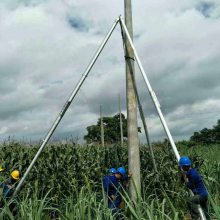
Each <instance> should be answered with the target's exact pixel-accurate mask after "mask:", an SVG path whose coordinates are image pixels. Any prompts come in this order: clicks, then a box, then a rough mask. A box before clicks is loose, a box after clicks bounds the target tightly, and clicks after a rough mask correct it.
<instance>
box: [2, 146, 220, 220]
mask: <svg viewBox="0 0 220 220" xmlns="http://www.w3.org/2000/svg"><path fill="white" fill-rule="evenodd" d="M219 147H220V146H219V145H215V146H198V147H194V148H193V149H189V148H187V147H182V148H180V151H181V154H182V155H183V154H185V155H186V154H188V155H189V156H190V157H191V158H192V160H193V162H194V164H195V165H196V166H197V167H198V169H199V171H200V173H201V174H202V176H203V178H204V180H205V182H206V186H207V188H208V191H209V193H210V199H209V202H210V213H211V215H212V217H213V218H214V219H220V205H219V201H220V192H219V188H220V186H219V183H220V160H219V156H218V154H219ZM155 149H156V150H155V156H156V161H157V166H158V170H159V173H155V172H154V170H153V164H152V162H151V158H150V154H149V151H148V148H147V147H146V146H142V147H141V173H142V198H141V200H140V201H139V202H138V205H137V206H135V207H134V206H133V205H132V202H131V201H130V198H129V196H128V194H127V190H126V189H125V191H124V192H123V198H124V207H123V209H122V213H121V215H122V219H183V218H184V216H185V215H186V213H187V209H186V202H185V201H186V198H187V196H188V195H187V192H186V190H185V188H184V186H183V185H182V184H181V182H180V181H179V178H178V169H177V164H176V161H175V158H174V156H173V153H172V152H171V150H170V149H171V148H170V147H169V146H163V145H162V144H161V145H159V146H156V148H155ZM36 151H37V147H34V146H31V147H27V146H22V145H21V144H19V143H11V144H9V145H8V144H2V146H1V151H0V160H1V161H0V163H1V164H0V165H3V166H4V168H5V172H4V173H2V176H1V177H0V178H1V181H3V180H5V179H6V178H8V176H9V174H10V172H11V171H12V169H19V170H20V171H21V172H23V171H25V170H26V169H27V167H28V165H29V164H30V162H31V160H32V159H33V157H34V155H35V153H36ZM127 160H128V158H127V149H126V147H123V148H121V147H119V146H117V145H116V146H112V147H106V148H102V147H100V146H89V147H88V146H72V145H62V144H60V145H59V146H57V145H53V144H51V145H50V146H48V147H47V148H46V149H45V150H44V151H43V153H42V155H41V156H40V158H39V159H38V161H37V162H36V164H35V165H34V168H33V170H32V172H31V173H30V175H29V176H28V178H27V180H26V182H25V184H24V186H23V187H22V189H21V191H20V192H19V195H18V201H19V204H18V212H19V213H18V215H19V219H36V220H37V219H91V220H92V219H100V220H101V219H114V218H113V216H112V215H111V212H110V210H108V208H107V206H106V200H105V196H104V193H103V189H102V177H103V176H104V175H106V173H107V169H108V168H109V167H118V166H125V167H126V166H127V164H128V161H127ZM0 217H1V218H6V219H14V217H13V215H12V214H11V213H10V211H9V209H7V207H6V209H5V210H4V211H2V212H1V215H0Z"/></svg>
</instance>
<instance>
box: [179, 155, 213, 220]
mask: <svg viewBox="0 0 220 220" xmlns="http://www.w3.org/2000/svg"><path fill="white" fill-rule="evenodd" d="M179 169H180V170H181V171H182V172H181V179H182V180H183V181H184V182H185V184H186V186H187V188H189V189H190V190H192V192H193V193H194V196H191V197H190V198H188V200H187V205H188V208H189V211H190V215H191V218H192V220H198V219H200V215H199V211H198V205H200V206H201V208H202V209H203V211H204V214H205V216H206V218H207V219H210V217H209V214H208V192H207V189H206V187H205V184H204V183H203V180H202V177H201V176H200V174H199V173H198V172H197V170H196V169H194V168H192V163H191V160H190V159H189V157H187V156H184V157H181V158H180V160H179Z"/></svg>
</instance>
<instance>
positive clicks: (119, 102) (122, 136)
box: [118, 95, 124, 147]
mask: <svg viewBox="0 0 220 220" xmlns="http://www.w3.org/2000/svg"><path fill="white" fill-rule="evenodd" d="M118 108H119V117H120V134H121V147H123V145H124V134H123V123H122V117H121V96H120V95H119V96H118Z"/></svg>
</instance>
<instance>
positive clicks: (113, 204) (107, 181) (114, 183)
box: [103, 175, 122, 212]
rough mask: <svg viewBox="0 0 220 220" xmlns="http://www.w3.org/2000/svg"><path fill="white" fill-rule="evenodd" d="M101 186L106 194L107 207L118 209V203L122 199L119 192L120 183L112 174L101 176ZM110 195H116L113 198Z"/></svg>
mask: <svg viewBox="0 0 220 220" xmlns="http://www.w3.org/2000/svg"><path fill="white" fill-rule="evenodd" d="M103 187H104V191H105V194H106V195H107V196H108V207H109V208H110V209H112V210H114V212H115V211H117V209H119V206H120V203H121V201H122V197H121V195H120V193H119V190H120V187H121V184H120V182H119V181H118V180H117V178H116V177H115V175H114V176H105V177H104V178H103ZM111 196H116V198H115V199H114V200H113V199H112V198H111Z"/></svg>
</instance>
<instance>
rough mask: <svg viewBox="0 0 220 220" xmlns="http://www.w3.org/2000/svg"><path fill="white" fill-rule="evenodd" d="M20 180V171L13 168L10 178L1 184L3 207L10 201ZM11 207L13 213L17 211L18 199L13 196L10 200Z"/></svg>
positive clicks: (0, 205) (0, 206) (1, 206)
mask: <svg viewBox="0 0 220 220" xmlns="http://www.w3.org/2000/svg"><path fill="white" fill-rule="evenodd" d="M19 180H20V172H19V171H18V170H13V171H12V172H11V175H10V178H9V179H7V180H6V181H5V182H3V183H1V184H0V190H1V194H2V200H1V202H0V208H3V207H4V205H5V202H9V201H10V200H11V198H12V196H13V194H14V190H15V187H16V185H17V183H18V181H19ZM9 209H10V210H11V212H12V213H13V214H16V213H17V200H16V198H13V199H12V200H11V201H10V204H9Z"/></svg>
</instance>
